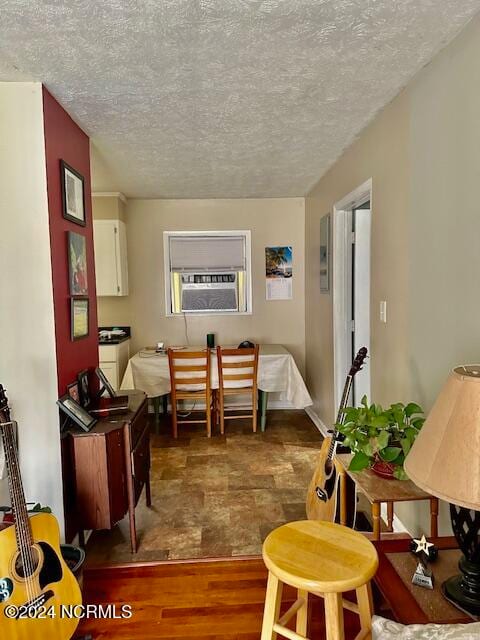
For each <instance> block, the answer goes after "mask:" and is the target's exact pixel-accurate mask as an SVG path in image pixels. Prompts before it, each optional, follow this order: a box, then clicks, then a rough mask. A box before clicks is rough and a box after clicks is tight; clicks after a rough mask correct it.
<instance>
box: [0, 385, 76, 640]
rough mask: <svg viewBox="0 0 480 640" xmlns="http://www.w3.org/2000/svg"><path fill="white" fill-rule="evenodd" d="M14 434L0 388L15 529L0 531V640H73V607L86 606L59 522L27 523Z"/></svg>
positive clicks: (48, 518) (45, 516) (38, 518)
mask: <svg viewBox="0 0 480 640" xmlns="http://www.w3.org/2000/svg"><path fill="white" fill-rule="evenodd" d="M15 430H16V424H15V423H14V422H12V421H11V420H10V411H9V408H8V400H7V397H6V395H5V391H4V389H3V387H2V385H0V432H1V437H2V442H3V448H4V452H5V461H6V465H7V472H8V485H9V490H10V499H11V506H12V511H13V516H14V524H13V525H12V526H10V527H8V528H6V529H4V530H2V531H0V638H8V640H45V639H48V640H69V639H70V638H71V637H72V636H73V634H74V632H75V629H76V628H77V625H78V619H75V615H74V607H75V606H76V605H81V603H82V596H81V592H80V587H79V585H78V582H77V580H76V579H75V578H74V576H73V574H72V572H71V571H70V569H69V568H68V567H67V565H66V564H65V561H64V559H63V558H62V554H61V552H60V531H59V527H58V523H57V521H56V519H55V517H54V516H53V515H51V514H50V513H38V514H36V515H33V516H32V517H31V518H30V517H29V514H28V512H27V505H26V502H25V495H24V492H23V486H22V479H21V477H20V467H19V463H18V455H17V447H16V443H15ZM71 614H72V615H71Z"/></svg>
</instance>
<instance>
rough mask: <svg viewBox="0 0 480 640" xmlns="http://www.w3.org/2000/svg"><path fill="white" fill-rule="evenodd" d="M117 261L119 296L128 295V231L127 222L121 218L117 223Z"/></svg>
mask: <svg viewBox="0 0 480 640" xmlns="http://www.w3.org/2000/svg"><path fill="white" fill-rule="evenodd" d="M115 228H116V232H115V233H116V261H117V284H118V287H117V289H118V291H117V295H119V296H128V260H127V231H126V227H125V223H124V222H122V221H121V220H119V221H118V222H117V223H116V227H115Z"/></svg>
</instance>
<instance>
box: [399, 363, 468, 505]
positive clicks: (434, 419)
mask: <svg viewBox="0 0 480 640" xmlns="http://www.w3.org/2000/svg"><path fill="white" fill-rule="evenodd" d="M404 466H405V470H406V472H407V474H408V475H409V477H410V478H411V480H412V481H413V482H414V483H415V484H416V485H417V486H419V487H420V488H421V489H424V490H425V491H427V492H428V493H431V494H432V495H434V496H437V497H438V498H441V499H442V500H446V501H447V502H450V503H452V504H455V505H459V506H461V507H465V508H467V509H475V510H479V509H480V364H479V365H464V366H460V367H456V368H455V369H454V370H453V371H452V372H451V374H450V376H449V377H448V379H447V381H446V383H445V385H444V386H443V388H442V390H441V392H440V395H439V396H438V398H437V400H436V402H435V404H434V406H433V408H432V410H431V411H430V414H429V415H428V418H427V419H426V421H425V423H424V425H423V427H422V430H421V431H420V433H419V434H418V436H417V439H416V440H415V442H414V444H413V446H412V448H411V450H410V452H409V454H408V456H407V457H406V459H405V464H404Z"/></svg>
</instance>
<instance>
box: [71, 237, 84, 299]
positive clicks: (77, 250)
mask: <svg viewBox="0 0 480 640" xmlns="http://www.w3.org/2000/svg"><path fill="white" fill-rule="evenodd" d="M68 274H69V281H70V295H71V296H84V295H86V294H87V293H88V280H87V240H86V238H85V236H82V235H80V234H79V233H75V232H74V231H69V232H68Z"/></svg>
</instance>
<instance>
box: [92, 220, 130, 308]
mask: <svg viewBox="0 0 480 640" xmlns="http://www.w3.org/2000/svg"><path fill="white" fill-rule="evenodd" d="M93 237H94V244H95V272H96V280H97V296H128V262H127V234H126V228H125V223H124V222H122V221H121V220H94V221H93Z"/></svg>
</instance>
